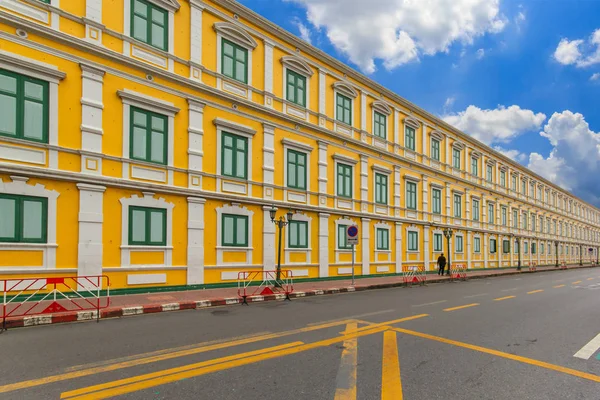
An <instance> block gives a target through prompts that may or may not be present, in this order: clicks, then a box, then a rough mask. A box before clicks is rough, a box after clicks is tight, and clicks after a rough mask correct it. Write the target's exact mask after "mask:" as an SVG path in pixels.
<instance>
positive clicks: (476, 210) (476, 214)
mask: <svg viewBox="0 0 600 400" xmlns="http://www.w3.org/2000/svg"><path fill="white" fill-rule="evenodd" d="M473 221H479V201H478V200H473Z"/></svg>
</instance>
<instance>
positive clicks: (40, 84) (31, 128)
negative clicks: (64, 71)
mask: <svg viewBox="0 0 600 400" xmlns="http://www.w3.org/2000/svg"><path fill="white" fill-rule="evenodd" d="M48 103H49V101H48V82H44V81H41V80H39V79H34V78H30V77H27V76H23V75H20V74H16V73H14V72H10V71H5V70H0V135H2V136H9V137H13V138H18V139H25V140H31V141H34V142H42V143H48V118H49V117H48V115H49V114H48Z"/></svg>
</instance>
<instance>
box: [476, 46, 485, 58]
mask: <svg viewBox="0 0 600 400" xmlns="http://www.w3.org/2000/svg"><path fill="white" fill-rule="evenodd" d="M475 56H476V57H477V59H478V60H481V59H482V58H483V57H484V56H485V50H484V49H479V50H477V52H476V53H475Z"/></svg>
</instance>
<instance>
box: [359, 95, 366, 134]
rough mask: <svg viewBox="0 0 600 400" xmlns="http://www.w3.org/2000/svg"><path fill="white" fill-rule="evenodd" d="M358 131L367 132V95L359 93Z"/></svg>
mask: <svg viewBox="0 0 600 400" xmlns="http://www.w3.org/2000/svg"><path fill="white" fill-rule="evenodd" d="M360 130H361V131H363V132H364V131H366V130H367V94H366V93H365V92H362V91H361V92H360Z"/></svg>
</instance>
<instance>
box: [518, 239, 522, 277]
mask: <svg viewBox="0 0 600 400" xmlns="http://www.w3.org/2000/svg"><path fill="white" fill-rule="evenodd" d="M517 243H519V245H518V246H517V247H518V249H519V260H518V262H517V271H520V270H521V239H520V238H517Z"/></svg>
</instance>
